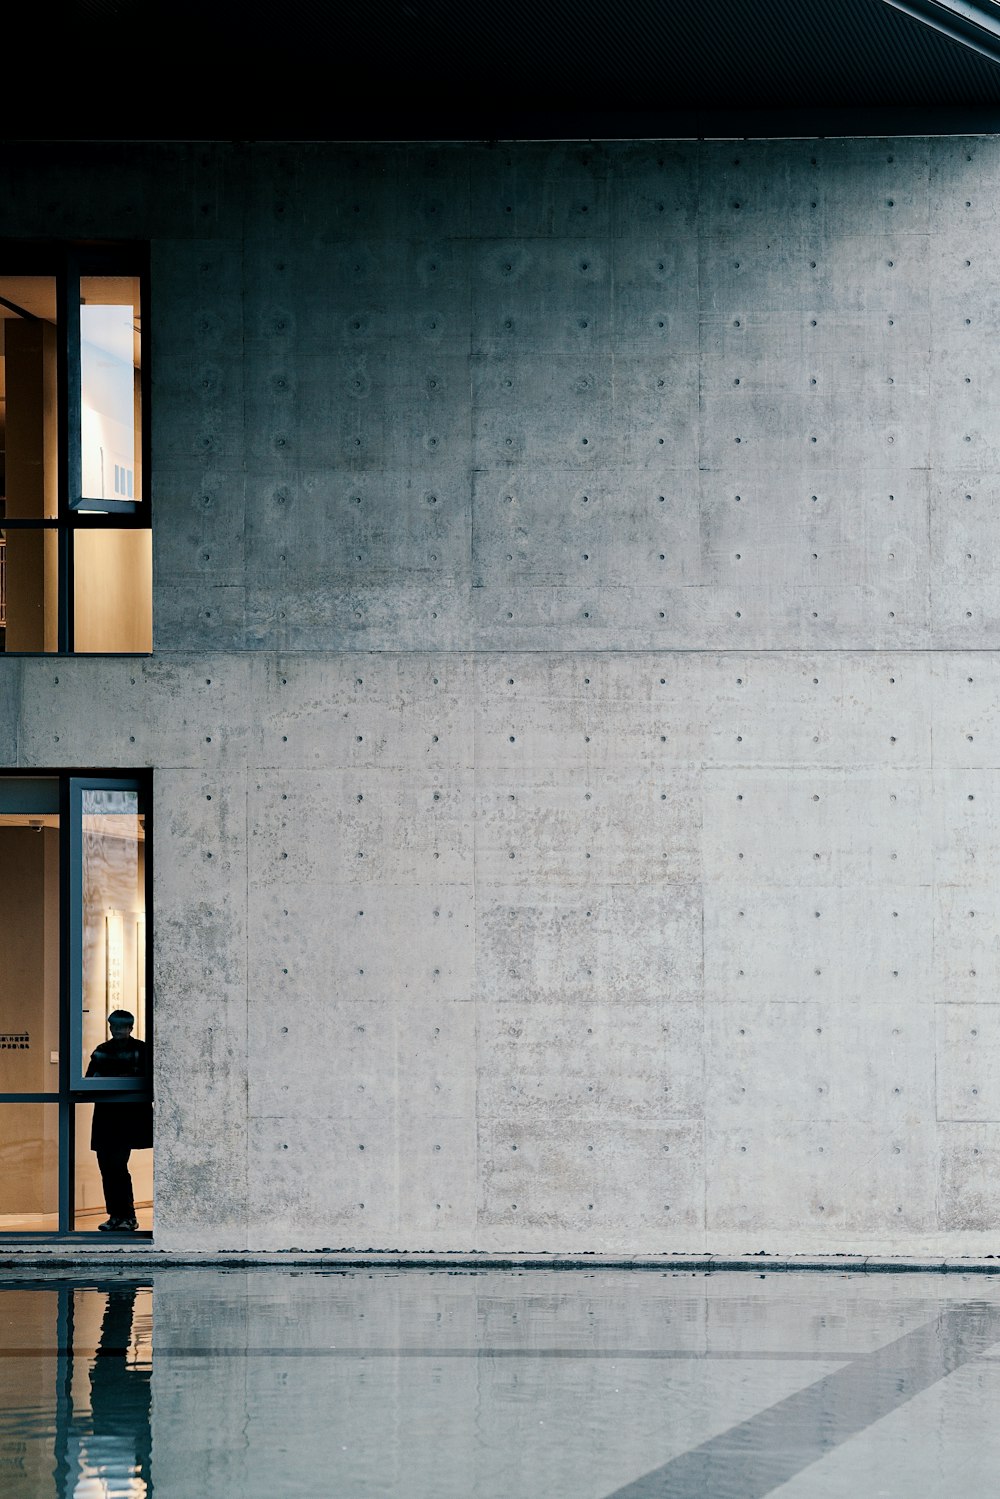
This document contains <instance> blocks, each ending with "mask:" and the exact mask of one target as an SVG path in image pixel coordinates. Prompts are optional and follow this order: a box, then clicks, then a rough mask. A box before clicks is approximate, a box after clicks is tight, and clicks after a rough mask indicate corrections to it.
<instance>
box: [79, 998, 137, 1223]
mask: <svg viewBox="0 0 1000 1499" xmlns="http://www.w3.org/2000/svg"><path fill="white" fill-rule="evenodd" d="M134 1024H135V1016H134V1015H132V1014H130V1012H129V1011H128V1010H112V1012H111V1014H110V1015H109V1016H108V1027H109V1029H110V1031H111V1040H110V1041H103V1042H102V1043H101V1045H100V1046H98V1047H96V1048H95V1050H94V1051H93V1052H92V1053H91V1057H90V1064H89V1066H88V1067H87V1076H88V1077H148V1075H149V1074H148V1064H147V1056H146V1043H145V1042H144V1041H140V1040H138V1038H136V1037H134V1036H133V1035H132V1026H133V1025H134ZM152 1145H153V1105H152V1104H151V1103H150V1102H149V1101H148V1100H142V1101H140V1102H135V1103H133V1102H122V1103H115V1102H112V1101H110V1100H108V1101H107V1102H105V1101H103V1100H102V1099H98V1100H97V1101H96V1102H95V1104H94V1123H93V1125H92V1127H91V1131H90V1148H91V1150H93V1151H94V1152H95V1153H96V1155H97V1164H98V1166H99V1167H100V1168H101V1181H102V1182H103V1183H104V1203H105V1206H106V1208H107V1210H108V1221H107V1222H106V1223H101V1224H99V1225H98V1227H99V1228H101V1229H102V1230H103V1231H104V1232H106V1233H107V1232H110V1233H129V1232H133V1231H134V1230H135V1229H136V1228H138V1226H139V1225H138V1223H137V1222H136V1217H135V1202H134V1200H133V1197H132V1178H131V1176H130V1175H129V1169H128V1158H129V1155H130V1154H131V1152H132V1151H133V1150H150V1149H151V1148H152Z"/></svg>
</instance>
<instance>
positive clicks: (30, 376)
mask: <svg viewBox="0 0 1000 1499" xmlns="http://www.w3.org/2000/svg"><path fill="white" fill-rule="evenodd" d="M0 339H2V347H0V354H2V356H3V357H2V359H0V397H2V398H3V400H2V402H0V419H2V420H3V423H4V432H3V439H4V440H3V443H2V445H0V448H2V451H0V461H2V462H3V483H2V486H0V488H2V493H3V509H0V519H2V518H3V517H4V516H5V515H6V516H11V517H15V516H16V517H17V518H18V519H20V520H42V519H43V518H48V519H52V518H53V517H54V516H55V514H56V510H57V503H58V500H57V486H58V434H57V430H56V283H55V277H54V276H0Z"/></svg>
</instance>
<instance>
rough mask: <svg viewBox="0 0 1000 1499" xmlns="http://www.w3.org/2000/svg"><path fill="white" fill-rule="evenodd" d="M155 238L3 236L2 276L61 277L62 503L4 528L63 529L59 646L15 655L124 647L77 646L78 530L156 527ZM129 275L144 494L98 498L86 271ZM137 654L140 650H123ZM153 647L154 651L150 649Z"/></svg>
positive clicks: (0, 243) (58, 330) (59, 426)
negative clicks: (83, 348) (87, 456)
mask: <svg viewBox="0 0 1000 1499" xmlns="http://www.w3.org/2000/svg"><path fill="white" fill-rule="evenodd" d="M149 263H150V262H149V245H148V243H144V242H142V241H138V240H114V241H111V240H91V241H56V240H35V239H31V240H28V239H24V240H18V239H3V240H0V279H2V278H3V277H5V276H39V277H42V276H49V277H52V278H53V279H54V280H55V284H56V335H57V345H56V348H57V354H56V433H57V442H58V468H57V507H56V515H55V517H54V518H53V517H50V518H44V519H38V520H35V519H21V518H14V519H6V518H5V519H3V520H2V521H0V526H2V528H3V530H5V531H8V530H11V531H13V530H23V531H54V532H55V533H56V535H57V537H58V543H57V546H58V582H57V585H56V587H57V601H56V618H57V625H56V639H57V643H56V649H55V651H10V652H5V653H4V654H7V655H11V656H15V657H18V656H44V657H45V658H46V659H52V658H53V657H56V656H72V655H77V654H81V655H101V656H103V655H108V654H115V655H117V654H119V653H118V652H114V653H109V652H106V651H97V652H91V651H85V652H77V651H76V649H75V643H74V635H75V618H74V614H75V611H74V599H75V588H74V583H75V564H74V554H75V545H74V542H75V536H76V533H77V532H78V531H89V530H97V531H100V530H106V529H114V530H123V529H126V530H132V529H134V530H139V531H146V530H150V529H151V527H152V507H151V503H150V462H149V460H150V449H151V427H152V422H151V412H150V370H149V357H148V353H149V337H148V331H147V330H148V324H149V286H150V276H149ZM114 275H129V276H137V277H138V278H139V321H140V328H141V330H142V333H141V336H142V340H143V342H142V363H141V366H140V370H139V390H140V406H141V413H140V434H141V437H140V441H141V451H142V475H143V484H142V489H143V494H142V498H141V499H139V500H93V499H88V498H87V497H86V496H85V495H84V494H83V492H82V491H83V480H82V443H81V437H80V413H81V404H82V397H81V374H80V279H81V277H84V276H114ZM121 654H122V655H134V654H136V653H135V652H133V651H124V652H121ZM142 654H146V653H142Z"/></svg>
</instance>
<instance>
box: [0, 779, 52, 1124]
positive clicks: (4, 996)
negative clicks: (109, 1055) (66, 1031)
mask: <svg viewBox="0 0 1000 1499" xmlns="http://www.w3.org/2000/svg"><path fill="white" fill-rule="evenodd" d="M12 785H13V786H14V788H15V789H16V788H17V783H16V781H15V782H11V781H9V780H8V781H0V788H2V787H10V786H12ZM38 789H39V790H40V791H42V792H44V789H45V783H44V782H43V783H42V785H41V787H40V788H38ZM31 801H32V797H31V795H30V793H29V794H28V795H26V796H24V797H16V796H15V797H6V796H0V1093H57V1092H58V1091H59V817H58V814H57V813H55V812H52V811H49V810H45V811H38V812H33V811H30V810H28V809H27V808H28V807H30V805H31ZM37 804H38V805H39V806H40V807H45V808H49V807H51V805H52V801H51V798H50V797H49V796H46V795H44V794H40V795H38V796H37ZM5 807H8V808H11V807H13V808H17V810H3V808H5ZM3 1107H4V1105H0V1108H3Z"/></svg>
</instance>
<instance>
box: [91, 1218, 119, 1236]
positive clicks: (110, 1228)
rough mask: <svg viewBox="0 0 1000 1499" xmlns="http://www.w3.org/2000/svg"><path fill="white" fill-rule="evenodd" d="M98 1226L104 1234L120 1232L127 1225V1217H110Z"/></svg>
mask: <svg viewBox="0 0 1000 1499" xmlns="http://www.w3.org/2000/svg"><path fill="white" fill-rule="evenodd" d="M97 1227H98V1229H99V1231H100V1232H101V1233H102V1234H119V1233H121V1231H122V1229H123V1228H124V1227H125V1219H124V1218H109V1219H108V1220H107V1222H106V1223H99V1224H98V1225H97Z"/></svg>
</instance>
